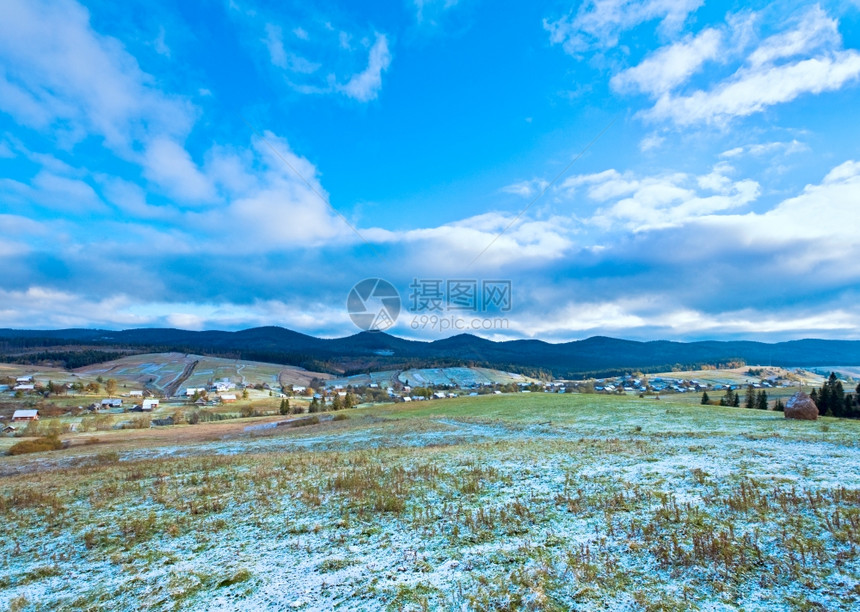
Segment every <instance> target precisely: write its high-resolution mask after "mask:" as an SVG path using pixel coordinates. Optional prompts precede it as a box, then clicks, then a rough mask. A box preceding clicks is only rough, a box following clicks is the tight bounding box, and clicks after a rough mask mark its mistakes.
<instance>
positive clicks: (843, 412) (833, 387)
mask: <svg viewBox="0 0 860 612" xmlns="http://www.w3.org/2000/svg"><path fill="white" fill-rule="evenodd" d="M854 391H855V393H845V389H844V388H843V387H842V381H840V380H839V379H838V378H837V377H836V373H835V372H831V373H830V377H829V378H828V379H827V380H825V381H824V384H823V385H821V389H813V390H812V393H810V394H809V397H811V398H812V401H814V402H815V405H816V406H818V414H820V415H823V416H833V417H842V418H844V419H858V418H860V402H858V398H860V384H858V385H857V388H856V389H854Z"/></svg>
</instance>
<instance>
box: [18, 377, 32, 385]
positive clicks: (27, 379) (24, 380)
mask: <svg viewBox="0 0 860 612" xmlns="http://www.w3.org/2000/svg"><path fill="white" fill-rule="evenodd" d="M15 382H17V383H29V382H33V377H32V376H19V377H18V378H16V379H15Z"/></svg>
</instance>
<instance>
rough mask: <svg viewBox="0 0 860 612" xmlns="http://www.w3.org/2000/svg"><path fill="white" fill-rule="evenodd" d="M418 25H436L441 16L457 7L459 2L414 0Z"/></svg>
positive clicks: (449, 0) (455, 0) (452, 0)
mask: <svg viewBox="0 0 860 612" xmlns="http://www.w3.org/2000/svg"><path fill="white" fill-rule="evenodd" d="M413 1H414V4H415V18H416V19H417V20H418V23H435V22H436V19H438V17H439V15H440V14H441V13H443V12H445V11H447V10H448V9H450V8H452V7H454V6H457V3H458V0H413Z"/></svg>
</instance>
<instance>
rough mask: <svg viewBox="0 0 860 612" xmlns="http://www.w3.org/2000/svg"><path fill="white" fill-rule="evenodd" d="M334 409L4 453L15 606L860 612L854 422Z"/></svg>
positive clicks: (508, 401)
mask: <svg viewBox="0 0 860 612" xmlns="http://www.w3.org/2000/svg"><path fill="white" fill-rule="evenodd" d="M340 415H345V416H346V417H347V418H345V419H343V420H336V421H332V420H327V421H323V422H320V423H319V424H316V425H310V426H306V427H300V428H296V429H283V428H274V429H269V430H259V429H256V430H247V429H245V428H244V427H243V428H240V427H239V423H236V422H233V423H230V424H229V426H226V427H225V425H224V424H221V423H213V424H209V425H207V426H208V427H209V428H210V429H209V430H207V431H208V433H207V435H206V436H202V437H196V438H188V439H182V437H181V436H182V432H190V431H193V430H194V427H200V425H198V426H193V427H192V426H183V427H175V428H170V429H168V430H165V431H168V432H169V431H172V432H174V434H168V433H165V434H159V435H163V436H165V437H164V438H163V439H157V438H155V437H149V438H145V439H143V438H141V439H137V440H134V439H129V440H128V441H127V443H126V444H125V445H119V446H117V445H108V446H101V445H94V446H72V447H71V448H69V449H67V450H61V451H55V452H52V453H40V454H34V455H23V456H18V457H3V458H0V467H2V468H3V469H2V471H0V473H3V474H7V475H5V476H2V477H0V483H2V488H0V520H2V521H3V523H4V526H5V529H4V530H3V532H2V535H0V605H5V606H7V607H14V608H15V609H22V610H23V609H53V610H88V609H93V610H95V609H103V608H110V609H139V608H150V609H157V610H173V609H199V610H218V609H235V608H245V609H263V610H266V609H272V610H280V609H296V610H323V609H332V608H334V609H343V610H352V609H368V610H387V609H391V610H395V609H406V610H421V609H439V608H441V609H478V610H486V609H534V610H566V609H606V608H611V609H621V610H643V609H646V610H648V609H653V610H658V609H659V610H666V609H678V610H686V609H707V610H730V609H737V608H742V609H769V610H770V609H782V610H797V609H803V610H815V609H821V610H832V609H851V608H856V607H857V606H858V605H860V561H858V549H857V545H858V543H860V542H858V539H860V448H858V433H860V423H858V422H855V421H845V420H839V419H832V418H822V419H820V420H819V421H816V422H800V421H786V420H785V419H784V418H783V416H782V415H781V414H778V413H773V412H766V411H757V410H745V409H742V408H720V407H715V406H692V405H688V404H684V403H678V402H674V401H671V400H669V399H663V400H660V401H655V400H653V399H639V398H636V397H611V396H599V395H579V394H570V395H558V394H513V395H501V396H482V397H472V398H460V399H448V400H434V401H427V402H422V403H420V404H415V405H409V404H397V405H391V404H389V405H380V406H368V407H364V408H359V409H354V410H349V411H346V412H342V413H339V417H340ZM323 416H326V415H323ZM340 418H342V417H340ZM258 422H259V420H258ZM218 427H223V429H221V430H218V429H217V428H218ZM216 432H220V433H216ZM117 433H118V434H121V433H122V432H117Z"/></svg>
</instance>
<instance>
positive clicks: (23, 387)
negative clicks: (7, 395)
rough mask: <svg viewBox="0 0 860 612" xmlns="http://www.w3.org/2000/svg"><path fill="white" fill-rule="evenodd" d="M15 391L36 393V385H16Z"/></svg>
mask: <svg viewBox="0 0 860 612" xmlns="http://www.w3.org/2000/svg"><path fill="white" fill-rule="evenodd" d="M12 390H13V391H35V390H36V385H15V386H14V387H12Z"/></svg>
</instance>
